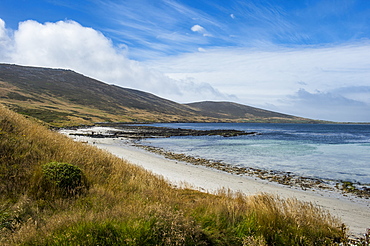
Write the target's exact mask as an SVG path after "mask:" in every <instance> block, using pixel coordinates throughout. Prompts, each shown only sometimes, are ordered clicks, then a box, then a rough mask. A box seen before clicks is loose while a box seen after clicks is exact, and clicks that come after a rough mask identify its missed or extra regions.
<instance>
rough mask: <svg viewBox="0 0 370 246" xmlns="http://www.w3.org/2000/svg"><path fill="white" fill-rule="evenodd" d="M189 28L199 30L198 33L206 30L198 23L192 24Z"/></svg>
mask: <svg viewBox="0 0 370 246" xmlns="http://www.w3.org/2000/svg"><path fill="white" fill-rule="evenodd" d="M191 30H192V31H193V32H200V33H204V32H205V31H206V29H204V27H202V26H200V25H194V26H192V27H191Z"/></svg>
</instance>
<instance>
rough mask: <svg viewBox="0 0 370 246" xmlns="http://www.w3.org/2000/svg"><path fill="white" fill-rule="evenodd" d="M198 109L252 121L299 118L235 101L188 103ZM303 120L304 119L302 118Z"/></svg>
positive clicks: (209, 113)
mask: <svg viewBox="0 0 370 246" xmlns="http://www.w3.org/2000/svg"><path fill="white" fill-rule="evenodd" d="M186 105H188V106H190V107H192V108H194V109H196V110H197V111H198V113H200V114H202V115H204V116H208V117H213V118H218V119H234V120H240V119H244V121H247V120H250V121H251V120H252V121H261V120H266V121H274V120H275V121H278V120H280V121H283V120H286V121H288V120H299V118H298V117H295V116H292V115H287V114H281V113H276V112H273V111H268V110H263V109H259V108H254V107H250V106H246V105H242V104H237V103H233V102H210V101H205V102H196V103H188V104H186ZM301 120H303V119H301Z"/></svg>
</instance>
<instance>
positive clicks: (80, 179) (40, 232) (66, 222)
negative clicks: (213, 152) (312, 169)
mask: <svg viewBox="0 0 370 246" xmlns="http://www.w3.org/2000/svg"><path fill="white" fill-rule="evenodd" d="M0 153H1V155H0V244H1V245H332V244H333V243H334V242H339V241H341V240H344V239H345V235H344V234H343V231H342V230H341V229H340V225H341V224H340V222H338V221H337V220H336V219H334V218H333V217H331V216H330V215H329V214H328V213H326V212H325V211H322V210H321V209H319V208H318V207H316V206H314V205H312V204H309V203H302V202H299V201H297V200H281V199H279V198H277V197H274V196H270V195H258V196H252V197H246V196H244V195H241V194H231V193H230V192H227V191H223V192H221V191H220V193H219V194H217V195H210V194H205V193H200V192H197V191H193V190H188V189H175V188H173V187H171V186H170V185H169V184H167V183H166V182H165V181H164V180H163V179H161V178H159V177H157V176H154V175H152V174H151V173H149V172H147V171H145V170H143V169H141V168H139V167H137V166H134V165H131V164H129V163H127V162H125V161H123V160H122V159H119V158H117V157H115V156H113V155H111V154H109V153H107V152H104V151H102V150H99V149H97V148H95V147H93V146H89V145H86V144H83V143H77V142H73V141H72V140H71V139H69V138H67V137H66V136H63V135H61V134H58V133H56V132H52V131H50V130H47V129H46V128H45V127H43V126H41V125H39V124H38V123H36V122H34V121H30V120H29V119H26V118H24V117H23V116H22V115H19V114H17V113H14V112H12V111H10V110H7V109H5V108H4V107H0ZM66 163H67V164H66ZM53 168H54V169H53ZM56 170H58V171H57V172H56Z"/></svg>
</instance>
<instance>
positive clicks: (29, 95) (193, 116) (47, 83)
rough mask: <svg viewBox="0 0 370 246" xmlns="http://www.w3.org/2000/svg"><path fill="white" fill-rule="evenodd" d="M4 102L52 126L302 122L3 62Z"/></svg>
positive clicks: (1, 91)
mask: <svg viewBox="0 0 370 246" xmlns="http://www.w3.org/2000/svg"><path fill="white" fill-rule="evenodd" d="M0 103H2V104H4V105H6V106H7V107H8V108H10V109H12V110H14V111H16V112H18V113H22V114H24V115H29V116H32V117H35V118H37V119H40V120H42V121H44V122H47V123H49V124H51V125H76V124H91V123H93V122H118V121H119V122H217V121H223V122H230V121H234V122H245V121H264V122H276V121H278V122H298V121H299V122H301V121H309V120H307V119H303V118H298V117H294V116H291V115H285V114H280V113H276V112H272V111H266V110H262V109H258V108H253V107H249V106H245V105H241V104H236V103H231V102H198V103H190V104H179V103H176V102H173V101H170V100H166V99H163V98H160V97H158V96H155V95H153V94H150V93H147V92H143V91H139V90H134V89H128V88H122V87H119V86H116V85H109V84H106V83H103V82H101V81H98V80H95V79H92V78H89V77H86V76H84V75H82V74H78V73H76V72H74V71H71V70H65V69H51V68H40V67H26V66H19V65H11V64H0Z"/></svg>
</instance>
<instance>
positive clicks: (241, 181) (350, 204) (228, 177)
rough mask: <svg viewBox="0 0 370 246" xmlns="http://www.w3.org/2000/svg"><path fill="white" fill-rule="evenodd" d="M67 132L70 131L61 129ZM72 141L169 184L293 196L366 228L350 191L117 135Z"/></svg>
mask: <svg viewBox="0 0 370 246" xmlns="http://www.w3.org/2000/svg"><path fill="white" fill-rule="evenodd" d="M61 132H62V133H64V134H65V135H68V132H70V131H64V132H63V131H61ZM69 137H71V138H73V139H74V140H75V141H81V142H85V143H88V144H92V145H94V146H96V147H98V148H100V149H104V150H106V151H108V152H110V153H112V154H114V155H116V156H118V157H120V158H122V159H125V160H127V161H128V162H130V163H132V164H135V165H138V166H141V167H143V168H144V169H146V170H149V171H151V172H152V173H153V174H155V175H158V176H162V177H163V178H164V179H165V180H167V181H168V182H169V183H171V184H172V185H174V186H175V187H179V188H183V187H186V188H191V189H196V190H200V191H202V192H208V193H215V192H217V191H218V190H220V189H229V190H231V191H233V192H242V193H244V194H245V195H255V194H259V193H270V194H273V195H277V196H279V197H281V198H283V199H285V198H296V199H298V200H300V201H304V202H311V203H313V204H315V205H318V206H319V207H321V208H323V209H325V210H327V211H329V212H330V213H331V214H332V215H333V216H335V217H338V218H340V219H341V220H342V222H343V223H345V224H346V225H347V226H348V227H349V228H348V229H349V234H350V235H353V236H354V237H361V236H363V234H365V233H366V229H367V228H369V227H370V223H369V221H370V201H369V200H367V199H363V198H362V199H361V198H358V197H355V196H353V195H351V194H341V193H339V192H338V191H333V190H320V189H314V190H313V189H312V187H311V188H309V189H307V190H302V189H300V188H298V187H294V186H292V187H290V186H287V185H282V184H278V183H273V182H270V181H267V180H261V179H258V178H256V177H250V176H246V175H236V174H232V173H227V172H224V171H220V170H216V169H213V168H210V167H205V166H200V165H194V164H191V163H188V162H185V161H179V160H171V159H168V158H165V157H164V156H162V155H160V154H158V153H152V152H149V151H148V150H145V149H142V148H140V147H138V146H135V145H134V144H133V143H132V141H131V140H124V139H121V138H98V139H96V138H91V137H87V136H69Z"/></svg>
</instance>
